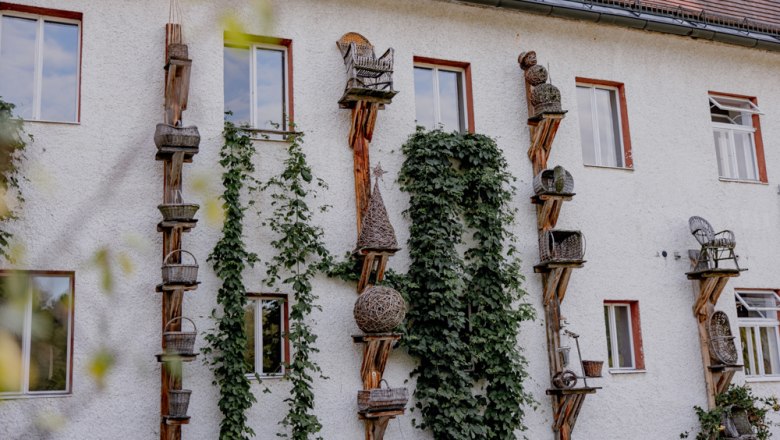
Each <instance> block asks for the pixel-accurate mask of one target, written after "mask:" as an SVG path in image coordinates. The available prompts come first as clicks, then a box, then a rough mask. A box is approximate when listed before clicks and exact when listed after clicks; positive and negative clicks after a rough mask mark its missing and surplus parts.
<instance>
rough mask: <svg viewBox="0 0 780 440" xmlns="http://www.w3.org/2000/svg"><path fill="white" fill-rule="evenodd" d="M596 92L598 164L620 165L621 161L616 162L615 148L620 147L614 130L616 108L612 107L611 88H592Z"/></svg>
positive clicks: (612, 93) (615, 129)
mask: <svg viewBox="0 0 780 440" xmlns="http://www.w3.org/2000/svg"><path fill="white" fill-rule="evenodd" d="M594 91H595V93H596V116H597V121H598V124H599V125H598V134H599V136H598V143H599V150H600V156H599V158H598V159H599V160H600V162H599V164H600V165H604V166H610V167H615V166H620V165H621V164H622V161H621V162H620V163H618V159H617V158H618V156H619V154H616V152H617V149H618V148H619V147H620V144H619V142H617V139H616V136H615V132H616V131H617V128H616V127H615V124H616V117H615V115H616V110H615V108H614V107H613V102H614V99H613V95H614V91H613V90H607V89H598V88H596V89H594Z"/></svg>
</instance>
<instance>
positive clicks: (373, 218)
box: [355, 172, 399, 292]
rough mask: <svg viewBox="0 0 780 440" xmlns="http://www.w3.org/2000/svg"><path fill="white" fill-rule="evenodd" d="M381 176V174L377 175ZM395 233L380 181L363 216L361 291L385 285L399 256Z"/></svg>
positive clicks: (359, 248)
mask: <svg viewBox="0 0 780 440" xmlns="http://www.w3.org/2000/svg"><path fill="white" fill-rule="evenodd" d="M376 174H380V173H376V172H375V175H376ZM398 249H399V248H398V241H397V240H396V238H395V230H394V229H393V225H391V224H390V219H389V218H388V217H387V209H386V208H385V203H384V201H383V200H382V193H381V192H380V191H379V181H378V180H377V181H376V182H375V183H374V189H373V190H372V191H371V197H370V198H369V200H368V207H367V208H366V213H365V215H364V216H363V223H362V227H361V228H360V234H359V236H358V242H357V247H356V249H355V256H356V257H357V258H358V259H359V260H360V261H361V267H362V269H361V272H360V280H359V281H358V286H357V290H358V292H362V291H363V289H364V288H365V287H366V286H369V285H373V284H376V283H378V282H379V281H382V278H383V277H384V274H385V267H386V265H387V260H388V258H389V257H390V256H391V255H393V254H395V253H396V252H398Z"/></svg>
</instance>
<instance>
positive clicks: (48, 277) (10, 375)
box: [0, 271, 74, 397]
mask: <svg viewBox="0 0 780 440" xmlns="http://www.w3.org/2000/svg"><path fill="white" fill-rule="evenodd" d="M73 288H74V274H73V272H27V271H1V272H0V353H3V359H2V360H0V367H3V368H2V370H3V371H2V374H1V375H0V397H15V396H35V395H51V394H69V393H70V391H71V368H72V359H73V353H72V352H73Z"/></svg>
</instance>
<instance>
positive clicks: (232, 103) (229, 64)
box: [223, 47, 251, 125]
mask: <svg viewBox="0 0 780 440" xmlns="http://www.w3.org/2000/svg"><path fill="white" fill-rule="evenodd" d="M224 54H225V61H224V78H223V80H224V91H225V111H226V112H227V111H231V112H233V114H232V115H231V116H226V118H227V119H228V120H229V121H232V122H234V123H236V124H238V125H251V124H250V122H251V121H250V116H249V114H250V111H249V100H250V94H251V92H250V89H249V87H250V84H251V81H250V80H249V75H250V67H249V49H246V48H236V47H225V52H224Z"/></svg>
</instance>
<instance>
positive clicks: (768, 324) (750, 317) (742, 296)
mask: <svg viewBox="0 0 780 440" xmlns="http://www.w3.org/2000/svg"><path fill="white" fill-rule="evenodd" d="M735 297H736V305H737V318H738V320H739V321H738V323H739V337H740V339H741V340H742V362H743V363H744V364H745V374H746V375H747V376H754V377H757V376H778V377H780V353H778V347H780V345H779V344H778V341H780V334H778V327H779V326H780V322H778V311H780V296H778V295H777V291H774V290H741V291H737V292H735Z"/></svg>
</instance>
